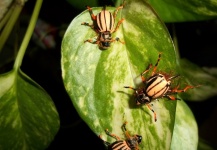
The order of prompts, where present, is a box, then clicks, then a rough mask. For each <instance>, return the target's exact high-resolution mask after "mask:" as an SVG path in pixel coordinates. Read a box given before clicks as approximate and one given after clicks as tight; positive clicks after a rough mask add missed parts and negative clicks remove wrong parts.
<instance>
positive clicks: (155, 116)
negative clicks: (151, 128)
mask: <svg viewBox="0 0 217 150" xmlns="http://www.w3.org/2000/svg"><path fill="white" fill-rule="evenodd" d="M146 105H147V106H148V108H149V109H150V110H151V111H152V112H153V113H154V121H155V122H156V121H157V115H156V113H155V111H154V109H152V108H151V105H149V104H146Z"/></svg>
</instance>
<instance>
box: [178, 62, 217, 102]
mask: <svg viewBox="0 0 217 150" xmlns="http://www.w3.org/2000/svg"><path fill="white" fill-rule="evenodd" d="M180 66H181V68H182V69H181V70H182V74H183V76H184V77H185V79H186V81H187V83H188V84H191V85H194V86H197V85H200V86H199V87H197V88H195V89H194V90H191V91H189V92H186V93H182V95H181V96H182V98H183V99H185V100H191V101H203V100H206V99H208V98H210V97H213V96H216V95H217V77H216V76H215V72H211V73H209V72H207V71H206V70H205V69H202V68H201V67H199V66H197V65H196V64H194V63H192V62H190V61H189V60H187V59H181V60H180ZM204 91H206V92H204Z"/></svg>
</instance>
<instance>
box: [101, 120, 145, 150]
mask: <svg viewBox="0 0 217 150" xmlns="http://www.w3.org/2000/svg"><path fill="white" fill-rule="evenodd" d="M126 124H127V122H125V123H124V124H123V126H122V127H123V129H124V131H125V136H126V137H127V139H126V140H121V139H120V138H119V137H118V136H116V135H115V134H112V133H110V132H109V131H108V129H106V130H105V132H106V134H107V135H108V136H111V137H113V138H115V139H116V141H115V142H113V143H109V142H107V141H104V140H103V139H102V138H101V136H99V138H100V139H101V140H102V141H103V142H104V143H105V145H107V146H108V150H139V146H138V145H139V144H140V143H141V141H142V136H141V135H134V136H130V134H129V133H128V132H127V129H126Z"/></svg>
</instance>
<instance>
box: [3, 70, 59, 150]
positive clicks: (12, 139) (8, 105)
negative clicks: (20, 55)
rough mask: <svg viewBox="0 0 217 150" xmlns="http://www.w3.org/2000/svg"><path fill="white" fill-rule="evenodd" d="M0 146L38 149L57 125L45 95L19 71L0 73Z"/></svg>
mask: <svg viewBox="0 0 217 150" xmlns="http://www.w3.org/2000/svg"><path fill="white" fill-rule="evenodd" d="M0 89H1V90H0V139H1V140H0V149H5V150H6V149H10V150H11V149H16V150H17V149H28V150H40V149H41V150H42V149H45V148H46V147H48V145H49V144H50V142H51V141H52V140H53V139H54V136H55V135H56V133H57V131H58V129H59V116H58V113H57V111H56V108H55V106H54V104H53V102H52V100H51V98H50V97H49V95H48V94H47V93H46V92H45V91H44V90H43V89H42V88H41V87H40V86H39V85H38V84H36V83H35V82H34V81H33V80H31V79H30V78H29V77H28V76H27V75H25V74H24V73H23V72H22V71H18V73H17V72H16V71H11V72H9V73H7V74H3V75H0Z"/></svg>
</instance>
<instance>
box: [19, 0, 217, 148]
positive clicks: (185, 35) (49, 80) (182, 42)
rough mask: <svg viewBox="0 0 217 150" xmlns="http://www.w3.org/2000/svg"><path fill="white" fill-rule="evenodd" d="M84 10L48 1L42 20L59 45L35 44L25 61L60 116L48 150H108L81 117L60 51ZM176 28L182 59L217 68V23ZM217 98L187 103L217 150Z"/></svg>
mask: <svg viewBox="0 0 217 150" xmlns="http://www.w3.org/2000/svg"><path fill="white" fill-rule="evenodd" d="M34 4H35V1H27V3H26V5H25V7H24V10H23V14H24V15H27V16H28V15H31V13H32V10H33V7H34ZM106 4H107V5H110V4H109V3H106ZM83 10H85V6H84V9H83ZM83 10H78V9H76V8H74V7H72V6H71V5H70V4H69V3H67V2H66V1H57V0H53V1H52V3H51V2H50V1H44V2H43V4H42V8H41V11H40V14H39V18H40V19H42V20H44V21H46V22H47V23H48V24H51V25H52V26H54V27H55V28H56V32H55V33H54V37H55V41H56V44H57V45H56V47H55V48H53V49H46V50H44V49H41V48H40V47H38V46H37V45H36V44H35V43H34V42H33V41H31V42H30V44H29V47H28V51H27V53H26V55H25V58H24V60H23V64H22V70H23V72H25V73H26V74H27V75H28V76H30V77H31V78H32V79H33V80H35V81H36V82H37V83H38V84H40V85H41V86H42V87H43V88H44V89H45V90H46V91H47V92H48V93H49V95H50V96H51V97H52V99H53V101H54V103H55V105H56V108H57V110H58V112H59V115H60V121H61V126H60V130H59V132H58V133H57V135H56V137H55V139H54V140H53V142H52V143H51V144H50V146H49V147H48V148H47V149H48V150H55V149H75V148H76V149H77V147H78V148H79V149H81V150H83V149H104V145H103V144H102V142H100V140H99V138H98V137H97V136H96V135H95V134H94V133H93V132H92V131H91V130H90V129H89V127H88V126H87V125H86V124H85V123H84V122H83V121H82V120H81V118H80V117H79V116H78V114H77V112H76V110H75V109H74V107H73V105H72V102H71V100H70V98H69V97H68V95H67V93H66V91H65V89H64V86H63V82H62V78H61V66H60V59H61V55H60V52H61V40H62V36H63V34H61V33H62V32H64V30H65V29H66V27H67V25H69V23H70V22H71V21H72V19H73V18H74V17H75V16H76V15H78V14H79V13H80V12H81V11H83ZM29 17H30V16H29ZM27 21H28V19H27ZM24 22H25V21H24ZM64 25H65V27H64ZM174 25H175V29H176V33H177V37H178V42H179V50H180V55H181V57H182V58H187V59H188V60H190V61H192V62H193V63H195V64H197V65H199V66H201V67H203V66H208V67H217V61H216V56H217V55H216V53H217V51H216V50H217V41H216V37H217V20H209V21H199V22H187V23H175V24H174ZM170 27H171V24H168V28H170ZM169 30H170V29H169ZM35 47H37V48H35ZM33 49H34V50H33ZM204 92H205V91H204ZM216 99H217V97H213V98H210V99H209V100H207V101H203V102H188V101H187V104H188V105H189V107H190V108H191V109H192V111H193V113H194V115H195V118H196V121H197V123H198V127H199V134H200V136H201V137H203V138H204V139H206V140H208V141H209V142H211V144H213V146H215V147H216V148H217V145H216V142H215V141H217V136H216V135H217V130H216V127H217V124H216V119H213V118H216V117H217V107H216V106H217V105H216Z"/></svg>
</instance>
